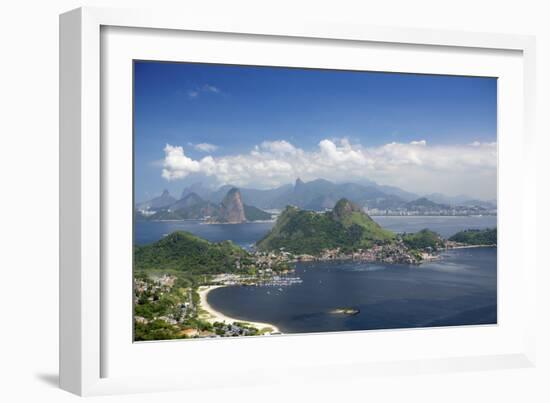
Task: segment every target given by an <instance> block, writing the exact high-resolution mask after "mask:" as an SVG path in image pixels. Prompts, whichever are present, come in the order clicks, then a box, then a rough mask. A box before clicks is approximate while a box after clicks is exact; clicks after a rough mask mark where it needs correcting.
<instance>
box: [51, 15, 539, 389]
mask: <svg viewBox="0 0 550 403" xmlns="http://www.w3.org/2000/svg"><path fill="white" fill-rule="evenodd" d="M60 24H61V25H60V27H61V31H60V35H61V38H60V40H61V42H60V43H61V56H60V69H61V70H60V82H61V87H60V95H61V104H60V108H61V121H60V125H61V133H60V136H61V142H60V147H61V148H60V154H61V161H60V171H61V173H60V175H61V176H60V182H61V191H60V200H61V222H60V232H61V240H60V242H61V264H60V351H61V356H60V382H61V386H62V387H63V388H64V389H67V390H69V391H72V392H74V393H77V394H81V395H91V394H107V393H124V392H139V391H155V390H167V389H184V388H197V387H200V388H207V387H216V386H224V385H235V384H238V385H247V384H251V385H252V384H258V383H262V382H272V381H274V380H277V381H278V382H280V381H281V380H283V381H285V382H287V381H288V382H292V380H293V379H295V376H296V375H297V374H299V375H300V377H301V379H302V380H303V379H305V378H310V379H323V378H327V379H328V378H335V377H336V378H346V377H347V376H350V375H351V374H353V376H368V375H369V374H371V373H373V374H374V373H375V374H380V373H385V374H389V375H392V374H409V373H418V372H419V371H430V372H439V371H455V370H476V369H481V368H485V369H487V368H503V367H521V366H530V365H533V362H534V343H533V339H534V334H533V327H534V319H533V318H531V316H530V315H531V314H530V312H534V309H533V306H534V288H535V281H536V279H535V278H536V270H537V266H536V262H535V260H534V255H535V254H534V253H533V248H534V242H532V240H530V238H529V237H528V234H533V233H534V232H535V231H534V228H535V223H536V221H535V213H534V198H533V194H534V182H533V181H532V180H531V179H530V177H531V175H532V173H533V172H534V169H535V168H534V165H533V164H532V159H530V158H529V156H530V155H531V153H532V152H533V151H532V150H533V147H534V144H533V135H532V133H531V124H532V119H533V110H532V102H533V89H534V85H535V81H534V79H535V77H534V71H533V69H534V64H533V58H534V54H533V52H534V40H533V38H531V37H525V36H516V35H499V34H476V33H462V32H450V31H449V32H446V31H437V32H430V31H423V30H411V29H385V28H372V27H358V26H345V25H339V24H329V23H322V24H321V23H318V22H315V21H311V22H308V23H307V24H301V25H300V26H294V25H292V24H290V23H288V24H281V23H280V22H277V23H275V22H269V21H235V20H233V21H232V23H229V22H221V21H220V22H218V21H211V20H201V19H193V18H190V16H187V17H186V16H184V17H183V18H182V17H181V16H179V15H178V18H175V16H172V15H170V14H168V13H167V14H163V13H154V12H149V11H147V12H144V11H136V10H133V11H129V10H125V11H122V10H106V9H95V8H94V9H88V8H86V9H78V10H74V11H71V12H68V13H66V14H63V15H62V16H61V19H60ZM232 24H235V25H232ZM228 368H229V369H228Z"/></svg>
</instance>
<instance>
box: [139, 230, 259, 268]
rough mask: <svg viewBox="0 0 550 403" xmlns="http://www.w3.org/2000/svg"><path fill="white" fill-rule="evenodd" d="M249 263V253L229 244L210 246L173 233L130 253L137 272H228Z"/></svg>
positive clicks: (182, 233)
mask: <svg viewBox="0 0 550 403" xmlns="http://www.w3.org/2000/svg"><path fill="white" fill-rule="evenodd" d="M237 262H238V263H237ZM251 263H252V261H251V257H250V255H249V253H248V252H246V251H245V250H244V249H242V248H240V247H239V246H237V245H235V244H234V243H233V242H231V241H223V242H219V243H211V242H208V241H206V240H204V239H201V238H199V237H197V236H195V235H193V234H191V233H189V232H185V231H176V232H173V233H171V234H170V235H168V236H166V237H165V238H163V239H161V240H160V241H157V242H155V243H152V244H150V245H144V246H136V248H135V250H134V268H135V270H136V271H137V272H139V271H143V270H156V271H161V272H164V273H169V272H171V271H175V272H180V273H181V272H185V273H190V274H216V273H231V272H235V270H236V267H246V266H247V265H249V264H251Z"/></svg>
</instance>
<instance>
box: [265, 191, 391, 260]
mask: <svg viewBox="0 0 550 403" xmlns="http://www.w3.org/2000/svg"><path fill="white" fill-rule="evenodd" d="M394 237H395V236H394V234H393V233H392V232H390V231H386V230H384V229H383V228H382V227H380V225H378V224H377V223H376V222H374V221H373V220H372V219H371V218H370V217H369V216H368V215H367V214H365V213H364V212H362V211H361V209H360V208H359V207H358V206H356V205H355V204H353V203H352V202H350V201H349V200H346V199H341V200H340V201H338V203H337V204H336V206H335V207H334V209H333V211H331V212H326V213H316V212H313V211H305V210H299V209H298V208H296V207H290V206H289V207H287V208H286V209H285V210H284V211H283V213H282V214H281V215H280V216H279V218H278V219H277V222H276V224H275V226H274V227H273V229H272V230H271V232H269V233H268V234H267V235H266V236H265V237H264V238H263V239H262V240H260V241H259V242H258V243H257V247H258V249H259V250H264V251H269V250H278V249H280V248H284V249H285V250H286V251H289V252H293V253H296V254H302V253H307V254H317V253H319V252H321V251H322V250H323V249H330V248H338V247H340V248H343V249H355V248H360V247H368V246H371V245H373V244H375V243H384V242H389V241H391V240H393V239H394Z"/></svg>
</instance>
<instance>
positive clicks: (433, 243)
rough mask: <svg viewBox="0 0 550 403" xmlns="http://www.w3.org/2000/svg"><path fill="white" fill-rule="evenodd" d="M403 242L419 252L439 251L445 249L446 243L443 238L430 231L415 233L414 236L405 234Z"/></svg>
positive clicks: (424, 230)
mask: <svg viewBox="0 0 550 403" xmlns="http://www.w3.org/2000/svg"><path fill="white" fill-rule="evenodd" d="M403 242H404V243H405V245H407V246H408V247H409V248H411V249H418V250H427V249H431V250H434V251H435V250H437V249H439V248H441V247H444V246H445V244H444V241H443V239H441V237H440V236H439V235H438V234H437V233H435V232H433V231H430V230H428V229H423V230H421V231H418V232H415V233H413V234H404V235H403Z"/></svg>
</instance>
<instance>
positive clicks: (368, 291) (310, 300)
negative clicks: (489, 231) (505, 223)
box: [208, 248, 497, 333]
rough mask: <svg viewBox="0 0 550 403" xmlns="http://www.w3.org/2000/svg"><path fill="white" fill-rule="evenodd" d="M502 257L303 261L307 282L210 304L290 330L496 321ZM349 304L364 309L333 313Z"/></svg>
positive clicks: (462, 253) (472, 254) (465, 252)
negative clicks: (408, 262)
mask: <svg viewBox="0 0 550 403" xmlns="http://www.w3.org/2000/svg"><path fill="white" fill-rule="evenodd" d="M496 259H497V249H496V248H476V249H460V250H453V251H449V252H446V253H445V254H444V255H443V259H441V260H440V261H436V262H431V263H427V264H423V265H420V266H409V265H389V264H374V263H356V262H315V263H313V262H311V263H300V264H298V266H297V270H296V275H298V276H300V277H301V278H302V279H303V283H302V284H299V285H294V286H290V287H283V288H280V289H279V288H278V287H226V288H219V289H216V290H213V291H212V292H211V293H210V294H209V296H208V301H209V303H210V304H211V305H212V307H213V308H214V309H216V310H219V311H221V312H223V313H224V314H226V315H229V316H232V317H236V318H239V319H243V320H250V321H261V322H269V323H273V324H274V325H276V326H278V327H279V328H280V329H281V331H282V332H284V333H301V332H324V331H342V330H370V329H395V328H411V327H425V326H453V325H476V324H493V323H496V320H497V309H496V304H497V302H496V298H497V292H496V284H497V281H496V279H497V277H496V276H497V265H496ZM343 307H353V308H356V309H359V310H360V313H359V314H357V315H354V316H347V315H342V314H334V313H331V311H332V310H334V309H338V308H343Z"/></svg>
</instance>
